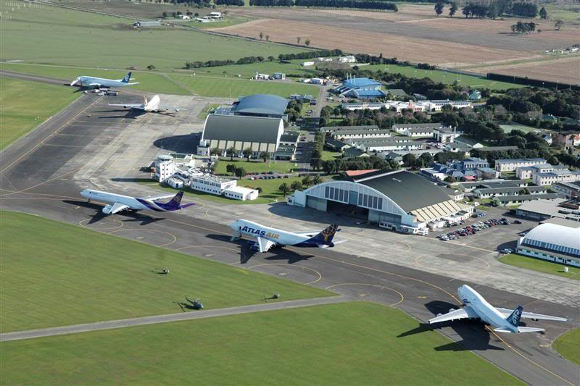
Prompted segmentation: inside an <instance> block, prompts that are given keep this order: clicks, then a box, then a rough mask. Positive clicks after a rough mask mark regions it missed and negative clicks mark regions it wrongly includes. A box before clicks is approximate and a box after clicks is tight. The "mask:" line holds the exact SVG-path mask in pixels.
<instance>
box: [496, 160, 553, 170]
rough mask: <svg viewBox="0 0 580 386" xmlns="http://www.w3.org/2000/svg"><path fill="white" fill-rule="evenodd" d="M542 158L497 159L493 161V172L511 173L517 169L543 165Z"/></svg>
mask: <svg viewBox="0 0 580 386" xmlns="http://www.w3.org/2000/svg"><path fill="white" fill-rule="evenodd" d="M545 163H546V160H545V159H543V158H521V159H498V160H495V170H497V171H498V172H502V173H503V172H513V171H514V170H516V169H517V168H520V167H525V166H534V165H542V164H545Z"/></svg>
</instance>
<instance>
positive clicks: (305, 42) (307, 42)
mask: <svg viewBox="0 0 580 386" xmlns="http://www.w3.org/2000/svg"><path fill="white" fill-rule="evenodd" d="M304 44H306V47H310V39H306V40H304Z"/></svg>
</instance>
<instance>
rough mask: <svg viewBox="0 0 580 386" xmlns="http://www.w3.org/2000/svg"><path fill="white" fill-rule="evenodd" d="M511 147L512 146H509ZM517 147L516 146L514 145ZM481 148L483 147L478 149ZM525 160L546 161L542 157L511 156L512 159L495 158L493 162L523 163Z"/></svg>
mask: <svg viewBox="0 0 580 386" xmlns="http://www.w3.org/2000/svg"><path fill="white" fill-rule="evenodd" d="M510 147H513V146H510ZM515 147H516V149H517V146H515ZM479 150H483V149H479ZM525 162H541V163H543V164H545V163H546V160H545V159H543V158H513V159H496V160H495V163H500V164H509V163H525Z"/></svg>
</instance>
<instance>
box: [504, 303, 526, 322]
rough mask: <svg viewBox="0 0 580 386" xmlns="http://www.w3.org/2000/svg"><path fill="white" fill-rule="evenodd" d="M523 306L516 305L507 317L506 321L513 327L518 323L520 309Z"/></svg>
mask: <svg viewBox="0 0 580 386" xmlns="http://www.w3.org/2000/svg"><path fill="white" fill-rule="evenodd" d="M523 309H524V307H522V306H518V307H517V308H516V309H515V310H514V311H513V312H512V313H511V315H510V316H508V317H507V319H506V320H507V321H508V322H510V324H511V325H512V326H514V327H517V326H518V324H519V323H520V318H521V317H522V311H523Z"/></svg>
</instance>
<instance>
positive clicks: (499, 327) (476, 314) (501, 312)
mask: <svg viewBox="0 0 580 386" xmlns="http://www.w3.org/2000/svg"><path fill="white" fill-rule="evenodd" d="M457 294H458V295H459V298H460V299H461V301H462V302H463V304H464V307H463V308H460V309H458V310H450V311H449V312H448V313H446V314H444V315H437V317H435V318H433V319H431V320H429V324H433V323H440V322H446V321H453V320H460V319H481V320H482V321H483V322H484V323H486V324H489V325H490V326H491V327H492V328H493V330H494V331H497V332H510V333H515V334H519V333H521V332H542V331H544V329H543V328H536V327H520V326H519V322H520V318H527V319H531V320H540V319H543V320H555V321H558V322H565V321H566V320H568V319H566V318H561V317H558V316H550V315H542V314H534V313H533V312H524V311H523V307H522V306H517V308H516V309H515V310H508V309H506V308H499V307H494V306H492V305H491V304H489V303H488V302H487V301H486V300H485V299H484V298H483V296H481V295H480V294H479V293H478V292H477V291H476V290H474V289H473V288H471V287H470V286H468V285H465V284H464V285H462V286H461V287H459V288H458V289H457Z"/></svg>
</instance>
